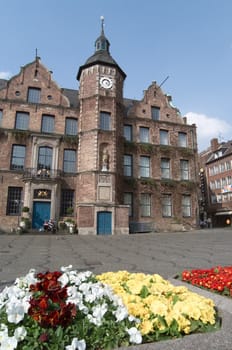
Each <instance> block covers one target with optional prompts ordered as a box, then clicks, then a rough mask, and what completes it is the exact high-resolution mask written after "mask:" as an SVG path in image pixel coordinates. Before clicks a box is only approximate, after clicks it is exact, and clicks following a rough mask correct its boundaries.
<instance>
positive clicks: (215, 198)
mask: <svg viewBox="0 0 232 350" xmlns="http://www.w3.org/2000/svg"><path fill="white" fill-rule="evenodd" d="M211 203H212V204H214V203H217V196H216V194H215V193H213V194H212V195H211Z"/></svg>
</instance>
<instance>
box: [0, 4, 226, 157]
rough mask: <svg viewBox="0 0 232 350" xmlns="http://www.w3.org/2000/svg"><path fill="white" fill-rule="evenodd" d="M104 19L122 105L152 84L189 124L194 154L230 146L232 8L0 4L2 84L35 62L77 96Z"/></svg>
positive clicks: (147, 5) (221, 5)
mask: <svg viewBox="0 0 232 350" xmlns="http://www.w3.org/2000/svg"><path fill="white" fill-rule="evenodd" d="M101 16H104V19H105V20H104V22H105V25H104V30H105V35H106V37H107V38H108V40H109V41H110V44H111V45H110V53H111V55H112V57H113V58H114V59H115V60H116V62H117V63H118V65H119V66H120V67H121V68H122V70H123V71H124V72H125V73H126V74H127V78H126V80H125V85H124V97H126V98H133V99H138V100H140V99H142V96H143V91H144V90H146V89H147V88H148V87H149V86H150V85H151V83H152V82H153V81H156V82H157V83H158V84H159V85H160V84H162V90H163V92H164V93H165V94H169V95H171V96H172V100H173V104H174V105H175V106H176V107H177V108H178V109H179V110H180V112H181V114H182V115H183V116H187V121H188V123H189V124H193V123H195V124H196V125H197V135H198V149H199V151H202V150H204V149H206V148H207V147H208V146H209V145H210V140H211V139H212V138H218V139H219V141H220V142H223V141H228V140H231V139H232V122H231V117H232V103H231V101H232V85H231V82H232V20H231V18H232V0H40V1H35V0H34V1H33V0H0V23H1V32H0V33H1V34H0V38H1V54H0V78H3V79H9V78H10V77H12V76H13V75H16V74H18V73H19V71H20V67H21V66H24V65H26V64H28V63H30V62H32V61H33V60H34V59H35V55H36V49H37V50H38V56H39V57H40V58H41V62H42V63H43V64H44V65H45V66H46V67H47V68H48V69H49V70H52V71H53V79H54V80H55V81H56V82H57V83H58V85H59V86H60V87H65V88H70V89H79V84H78V81H77V80H76V75H77V71H78V69H79V67H80V66H81V65H83V64H84V63H85V62H86V60H87V59H88V58H89V57H90V56H91V55H92V54H93V53H94V43H95V40H96V39H97V37H98V36H99V35H100V31H101V21H100V17H101Z"/></svg>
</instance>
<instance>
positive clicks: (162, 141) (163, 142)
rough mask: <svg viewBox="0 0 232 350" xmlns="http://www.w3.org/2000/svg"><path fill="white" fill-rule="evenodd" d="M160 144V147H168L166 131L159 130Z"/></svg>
mask: <svg viewBox="0 0 232 350" xmlns="http://www.w3.org/2000/svg"><path fill="white" fill-rule="evenodd" d="M160 144H161V145H169V133H168V130H160Z"/></svg>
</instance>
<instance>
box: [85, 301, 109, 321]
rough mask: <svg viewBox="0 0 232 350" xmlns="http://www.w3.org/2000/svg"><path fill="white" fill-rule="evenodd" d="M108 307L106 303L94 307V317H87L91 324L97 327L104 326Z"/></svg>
mask: <svg viewBox="0 0 232 350" xmlns="http://www.w3.org/2000/svg"><path fill="white" fill-rule="evenodd" d="M107 310H108V307H107V304H106V303H103V304H102V305H96V306H94V307H93V309H92V311H93V315H90V314H89V315H87V317H88V319H89V321H90V322H92V323H94V324H95V325H96V326H100V325H101V324H102V318H103V317H104V315H105V313H106V312H107Z"/></svg>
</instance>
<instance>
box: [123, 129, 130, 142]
mask: <svg viewBox="0 0 232 350" xmlns="http://www.w3.org/2000/svg"><path fill="white" fill-rule="evenodd" d="M123 130H124V137H125V139H126V141H132V125H124V129H123Z"/></svg>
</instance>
